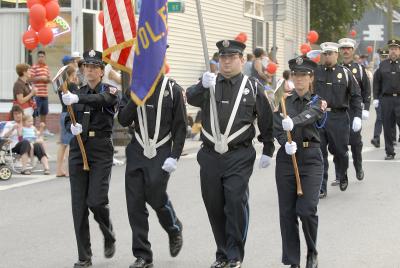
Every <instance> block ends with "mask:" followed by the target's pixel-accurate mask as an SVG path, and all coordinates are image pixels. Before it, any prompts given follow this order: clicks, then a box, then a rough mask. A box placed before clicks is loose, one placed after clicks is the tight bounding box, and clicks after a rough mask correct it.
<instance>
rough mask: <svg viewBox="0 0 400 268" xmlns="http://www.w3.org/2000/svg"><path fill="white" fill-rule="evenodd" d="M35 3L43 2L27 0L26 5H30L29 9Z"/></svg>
mask: <svg viewBox="0 0 400 268" xmlns="http://www.w3.org/2000/svg"><path fill="white" fill-rule="evenodd" d="M35 4H42V2H41V1H40V0H28V1H26V5H27V6H28V8H29V9H30V8H31V7H32V6H33V5H35Z"/></svg>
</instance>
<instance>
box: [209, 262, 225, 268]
mask: <svg viewBox="0 0 400 268" xmlns="http://www.w3.org/2000/svg"><path fill="white" fill-rule="evenodd" d="M227 264H228V262H227V261H219V260H216V261H215V262H213V264H211V266H210V268H226V267H227V266H226V265H227Z"/></svg>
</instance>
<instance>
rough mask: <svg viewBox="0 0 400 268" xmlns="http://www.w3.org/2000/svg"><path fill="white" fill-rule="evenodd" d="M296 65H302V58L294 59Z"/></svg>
mask: <svg viewBox="0 0 400 268" xmlns="http://www.w3.org/2000/svg"><path fill="white" fill-rule="evenodd" d="M296 64H297V65H302V64H303V58H302V57H298V58H297V59H296Z"/></svg>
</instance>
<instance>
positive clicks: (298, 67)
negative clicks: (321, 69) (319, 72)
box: [289, 57, 317, 74]
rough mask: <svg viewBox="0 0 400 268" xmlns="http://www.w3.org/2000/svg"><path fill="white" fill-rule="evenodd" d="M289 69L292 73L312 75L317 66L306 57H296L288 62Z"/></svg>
mask: <svg viewBox="0 0 400 268" xmlns="http://www.w3.org/2000/svg"><path fill="white" fill-rule="evenodd" d="M289 68H290V70H291V71H292V72H294V73H300V72H301V73H308V74H311V73H314V71H315V69H316V68H317V64H316V63H315V62H313V61H312V60H310V59H309V58H307V57H297V58H294V59H291V60H290V61H289Z"/></svg>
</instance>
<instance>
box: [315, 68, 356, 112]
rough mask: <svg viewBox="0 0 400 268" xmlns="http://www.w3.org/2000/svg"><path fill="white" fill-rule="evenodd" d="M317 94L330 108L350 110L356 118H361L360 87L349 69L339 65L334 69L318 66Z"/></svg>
mask: <svg viewBox="0 0 400 268" xmlns="http://www.w3.org/2000/svg"><path fill="white" fill-rule="evenodd" d="M345 72H347V76H346V74H345ZM315 94H317V95H318V96H320V97H321V98H322V99H324V100H326V102H327V104H328V107H329V108H332V109H348V108H350V109H351V110H352V111H354V116H355V117H359V118H361V113H362V108H361V102H362V98H361V92H360V87H359V86H358V84H357V81H356V80H355V78H354V76H353V75H351V72H350V71H349V70H348V69H347V68H345V67H343V66H341V65H338V64H336V65H335V66H333V67H326V66H324V65H320V66H318V67H317V70H316V71H315Z"/></svg>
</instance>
